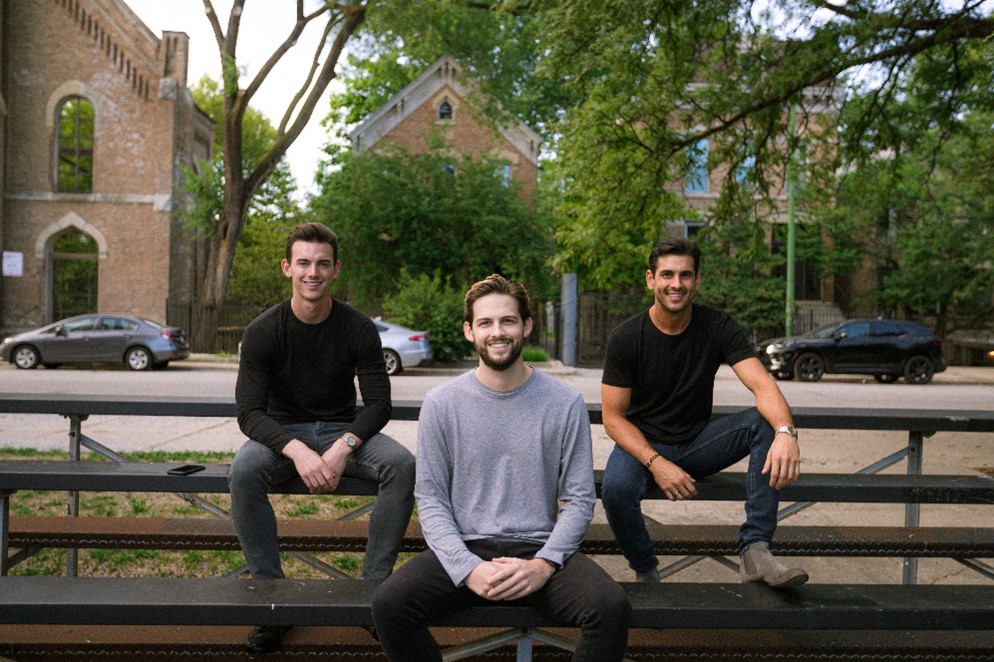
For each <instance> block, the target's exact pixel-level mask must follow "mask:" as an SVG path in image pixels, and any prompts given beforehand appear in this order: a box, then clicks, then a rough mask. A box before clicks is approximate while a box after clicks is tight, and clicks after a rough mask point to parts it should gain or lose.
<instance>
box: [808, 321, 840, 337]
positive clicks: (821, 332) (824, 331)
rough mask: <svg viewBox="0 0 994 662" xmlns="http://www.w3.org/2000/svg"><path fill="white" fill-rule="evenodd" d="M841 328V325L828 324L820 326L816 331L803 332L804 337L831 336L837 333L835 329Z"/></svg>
mask: <svg viewBox="0 0 994 662" xmlns="http://www.w3.org/2000/svg"><path fill="white" fill-rule="evenodd" d="M838 328H839V325H838V324H837V323H836V324H828V325H826V326H822V327H818V328H817V329H815V330H814V331H808V332H807V333H804V334H801V337H803V338H831V337H832V335H833V334H834V333H835V330H836V329H838Z"/></svg>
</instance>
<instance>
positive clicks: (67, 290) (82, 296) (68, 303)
mask: <svg viewBox="0 0 994 662" xmlns="http://www.w3.org/2000/svg"><path fill="white" fill-rule="evenodd" d="M98 250H99V248H98V247H97V242H96V240H95V239H94V238H93V237H91V236H90V235H88V234H87V233H85V232H83V231H82V230H79V229H77V228H68V229H66V230H65V231H63V232H61V233H59V234H58V235H56V236H55V237H53V238H52V243H51V252H50V253H49V259H50V264H51V277H52V321H55V320H60V319H63V318H65V317H71V316H72V315H81V314H83V313H95V312H97V252H98Z"/></svg>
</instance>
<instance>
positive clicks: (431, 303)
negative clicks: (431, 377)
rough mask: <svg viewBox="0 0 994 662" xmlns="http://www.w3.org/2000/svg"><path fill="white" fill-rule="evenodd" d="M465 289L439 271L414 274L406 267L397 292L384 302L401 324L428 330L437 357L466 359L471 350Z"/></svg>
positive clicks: (447, 361)
mask: <svg viewBox="0 0 994 662" xmlns="http://www.w3.org/2000/svg"><path fill="white" fill-rule="evenodd" d="M464 291H465V290H464V288H462V287H455V286H453V285H452V283H451V282H450V280H449V278H448V277H446V278H444V279H443V278H442V276H441V275H440V274H439V273H438V272H435V274H434V275H432V276H428V275H427V274H420V275H418V276H411V275H410V273H408V272H407V270H406V269H403V270H401V272H400V278H399V279H398V281H397V291H396V292H395V293H394V294H391V295H389V296H387V298H386V300H385V301H384V304H383V305H384V309H385V310H386V313H387V315H388V316H390V317H391V318H392V319H394V320H396V322H397V324H400V325H402V326H408V327H411V328H412V329H418V330H422V331H427V332H428V341H429V343H431V353H432V357H433V358H434V360H436V361H440V362H443V363H451V362H453V361H460V360H462V359H464V358H465V357H466V353H467V351H468V350H469V349H470V347H469V343H467V342H466V338H465V337H464V336H463V333H462V304H463V296H464V294H463V293H464Z"/></svg>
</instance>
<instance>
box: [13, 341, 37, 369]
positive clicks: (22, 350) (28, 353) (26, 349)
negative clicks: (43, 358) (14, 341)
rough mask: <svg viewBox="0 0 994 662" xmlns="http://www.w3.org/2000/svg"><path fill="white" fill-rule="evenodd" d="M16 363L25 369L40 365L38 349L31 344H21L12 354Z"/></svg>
mask: <svg viewBox="0 0 994 662" xmlns="http://www.w3.org/2000/svg"><path fill="white" fill-rule="evenodd" d="M11 359H12V362H13V364H14V365H16V366H17V367H18V368H21V369H23V370H30V369H31V368H34V367H35V366H37V365H38V350H36V349H35V348H34V347H32V346H31V345H21V346H20V347H18V348H16V349H15V350H14V353H13V354H12V355H11Z"/></svg>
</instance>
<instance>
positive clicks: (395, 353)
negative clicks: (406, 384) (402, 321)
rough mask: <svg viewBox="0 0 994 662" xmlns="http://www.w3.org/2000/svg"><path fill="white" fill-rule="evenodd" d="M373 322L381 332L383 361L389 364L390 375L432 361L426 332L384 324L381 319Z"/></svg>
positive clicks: (388, 372) (388, 371)
mask: <svg viewBox="0 0 994 662" xmlns="http://www.w3.org/2000/svg"><path fill="white" fill-rule="evenodd" d="M373 322H374V323H375V324H376V329H377V330H378V331H379V332H380V343H381V344H382V345H383V361H384V362H385V363H386V364H387V374H388V375H396V374H397V373H399V372H401V371H402V370H403V369H404V368H413V367H414V366H418V365H421V364H423V363H428V362H429V361H431V346H430V345H429V343H428V333H427V332H426V331H414V330H412V329H408V328H406V327H403V326H398V325H397V324H391V323H389V322H384V321H383V320H382V319H381V318H379V317H377V318H376V319H375V320H373Z"/></svg>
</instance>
